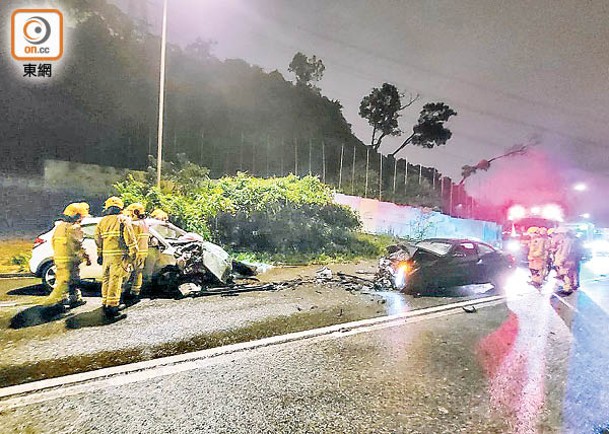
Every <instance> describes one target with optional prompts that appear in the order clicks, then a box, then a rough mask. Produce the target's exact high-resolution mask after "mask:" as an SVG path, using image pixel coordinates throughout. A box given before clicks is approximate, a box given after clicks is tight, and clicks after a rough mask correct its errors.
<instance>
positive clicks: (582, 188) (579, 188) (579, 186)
mask: <svg viewBox="0 0 609 434" xmlns="http://www.w3.org/2000/svg"><path fill="white" fill-rule="evenodd" d="M587 189H588V186H587V185H586V184H584V183H583V182H578V183H577V184H575V185H574V186H573V190H575V191H586V190H587Z"/></svg>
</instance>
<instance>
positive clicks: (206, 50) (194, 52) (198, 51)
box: [185, 38, 218, 62]
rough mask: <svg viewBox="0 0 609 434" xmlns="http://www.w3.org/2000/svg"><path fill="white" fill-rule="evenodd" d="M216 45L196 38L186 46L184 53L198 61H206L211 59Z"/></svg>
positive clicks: (207, 40)
mask: <svg viewBox="0 0 609 434" xmlns="http://www.w3.org/2000/svg"><path fill="white" fill-rule="evenodd" d="M217 44H218V43H217V42H216V41H214V40H211V39H205V40H204V39H201V38H197V39H195V41H194V42H193V43H191V44H189V45H187V46H186V49H185V52H186V54H189V55H190V56H192V57H193V58H195V59H197V60H200V61H203V62H205V61H208V60H210V59H213V58H214V56H213V54H212V51H213V49H214V47H215V46H216V45H217Z"/></svg>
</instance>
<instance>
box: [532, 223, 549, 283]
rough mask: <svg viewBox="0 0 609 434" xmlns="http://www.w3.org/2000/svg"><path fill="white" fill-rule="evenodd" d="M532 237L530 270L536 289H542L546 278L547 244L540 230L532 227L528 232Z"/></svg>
mask: <svg viewBox="0 0 609 434" xmlns="http://www.w3.org/2000/svg"><path fill="white" fill-rule="evenodd" d="M527 234H529V236H530V237H531V242H530V244H529V255H528V260H529V270H531V283H532V284H533V286H535V287H536V288H541V286H542V285H543V281H544V278H545V273H544V271H543V269H544V268H545V266H546V262H545V261H546V260H547V259H546V242H545V240H544V239H543V238H542V237H541V235H540V234H539V228H538V227H536V226H532V227H530V228H529V229H528V230H527Z"/></svg>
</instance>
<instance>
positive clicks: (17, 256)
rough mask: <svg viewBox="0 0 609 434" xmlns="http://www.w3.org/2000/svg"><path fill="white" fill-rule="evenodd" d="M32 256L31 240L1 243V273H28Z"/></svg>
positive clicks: (4, 241)
mask: <svg viewBox="0 0 609 434" xmlns="http://www.w3.org/2000/svg"><path fill="white" fill-rule="evenodd" d="M31 256H32V242H31V241H30V240H3V241H0V273H18V272H22V271H28V261H29V260H30V258H31Z"/></svg>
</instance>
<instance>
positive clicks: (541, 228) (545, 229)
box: [539, 226, 548, 235]
mask: <svg viewBox="0 0 609 434" xmlns="http://www.w3.org/2000/svg"><path fill="white" fill-rule="evenodd" d="M539 233H540V234H541V235H546V234H547V233H548V228H544V227H543V226H542V227H540V228H539Z"/></svg>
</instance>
